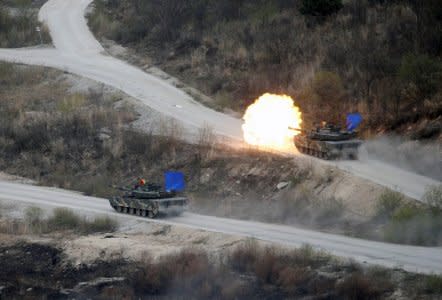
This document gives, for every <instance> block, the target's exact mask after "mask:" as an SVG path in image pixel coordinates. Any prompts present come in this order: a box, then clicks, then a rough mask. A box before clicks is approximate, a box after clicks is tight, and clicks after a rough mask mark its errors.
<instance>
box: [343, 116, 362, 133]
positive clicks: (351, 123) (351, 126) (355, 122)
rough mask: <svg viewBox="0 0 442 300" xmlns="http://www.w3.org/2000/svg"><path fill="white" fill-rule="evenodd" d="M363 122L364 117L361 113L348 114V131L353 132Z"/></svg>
mask: <svg viewBox="0 0 442 300" xmlns="http://www.w3.org/2000/svg"><path fill="white" fill-rule="evenodd" d="M361 122H362V116H361V114H360V113H352V114H347V123H346V125H347V130H348V131H353V130H355V129H356V128H358V126H359V124H361Z"/></svg>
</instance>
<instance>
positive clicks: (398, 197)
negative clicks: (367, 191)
mask: <svg viewBox="0 0 442 300" xmlns="http://www.w3.org/2000/svg"><path fill="white" fill-rule="evenodd" d="M402 203H403V196H402V194H401V193H399V192H396V191H392V190H385V191H384V192H383V193H382V194H381V195H380V196H379V199H378V201H377V203H376V214H377V216H379V217H383V218H391V217H392V216H393V214H394V213H395V212H396V210H397V209H398V208H399V207H400V206H401V205H402Z"/></svg>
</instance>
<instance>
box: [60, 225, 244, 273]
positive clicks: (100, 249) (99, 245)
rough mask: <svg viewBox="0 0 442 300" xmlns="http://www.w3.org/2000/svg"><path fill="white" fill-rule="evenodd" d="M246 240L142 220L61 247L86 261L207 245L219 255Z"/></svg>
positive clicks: (137, 256) (77, 260)
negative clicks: (129, 225) (118, 229)
mask: <svg viewBox="0 0 442 300" xmlns="http://www.w3.org/2000/svg"><path fill="white" fill-rule="evenodd" d="M244 240H245V238H243V237H237V236H234V235H226V234H221V233H216V234H213V233H211V232H207V231H203V230H197V229H189V228H182V227H177V226H171V225H161V224H146V223H145V222H139V223H136V224H133V225H132V229H131V231H129V232H127V231H126V230H123V231H122V230H120V231H119V232H116V233H112V234H104V235H89V236H84V237H77V238H74V239H72V240H67V241H64V242H63V243H62V248H63V251H64V253H66V254H67V255H68V257H69V259H70V260H71V261H73V262H74V264H80V263H86V264H87V263H91V262H93V261H95V260H97V259H104V260H109V259H115V258H125V259H131V260H142V259H143V258H145V257H146V256H150V257H152V258H154V259H155V258H158V257H160V256H163V255H167V254H170V253H174V252H178V251H180V250H182V249H186V248H199V249H204V250H207V252H208V253H210V254H211V255H216V254H217V253H219V252H221V251H224V250H227V249H230V248H232V247H234V246H236V245H237V244H238V243H239V242H241V241H244Z"/></svg>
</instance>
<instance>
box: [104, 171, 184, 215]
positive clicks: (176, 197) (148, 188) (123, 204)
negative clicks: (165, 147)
mask: <svg viewBox="0 0 442 300" xmlns="http://www.w3.org/2000/svg"><path fill="white" fill-rule="evenodd" d="M167 178H168V177H167V176H166V187H165V188H164V189H163V188H162V187H161V186H160V185H157V184H146V185H143V186H135V187H133V188H124V187H123V188H121V187H120V188H118V190H119V191H120V192H119V195H115V196H113V197H111V198H110V199H109V203H110V205H111V206H112V208H113V209H115V210H116V211H117V212H120V213H126V214H132V215H137V216H142V217H148V218H151V219H153V218H155V217H157V216H158V215H159V214H160V213H161V212H163V213H165V214H180V213H182V212H183V211H184V210H185V209H186V208H187V204H188V199H187V197H185V196H183V195H182V190H183V189H182V188H170V186H171V184H170V182H168V179H167ZM169 181H170V180H169ZM172 185H175V187H176V183H175V184H172Z"/></svg>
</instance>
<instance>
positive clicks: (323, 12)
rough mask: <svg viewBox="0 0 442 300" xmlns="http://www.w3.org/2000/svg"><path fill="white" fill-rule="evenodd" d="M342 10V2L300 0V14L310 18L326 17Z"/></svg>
mask: <svg viewBox="0 0 442 300" xmlns="http://www.w3.org/2000/svg"><path fill="white" fill-rule="evenodd" d="M341 8H342V0H302V6H301V9H300V11H301V13H302V14H304V15H312V16H328V15H331V14H332V13H335V12H337V11H338V10H340V9H341Z"/></svg>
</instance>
